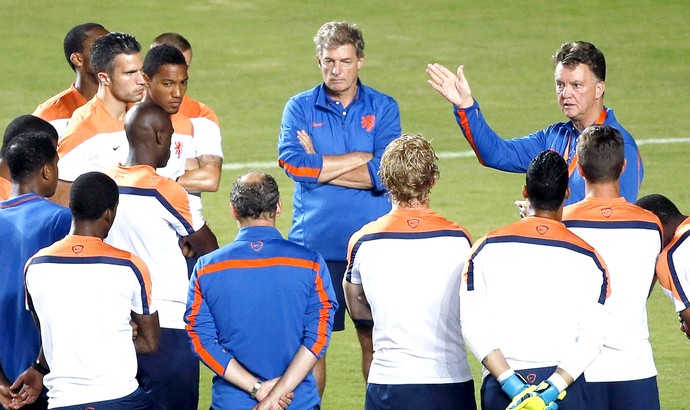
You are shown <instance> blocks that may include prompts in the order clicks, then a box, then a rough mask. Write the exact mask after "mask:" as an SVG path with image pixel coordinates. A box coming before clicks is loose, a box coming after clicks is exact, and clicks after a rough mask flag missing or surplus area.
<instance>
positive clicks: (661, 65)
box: [0, 0, 690, 409]
mask: <svg viewBox="0 0 690 410" xmlns="http://www.w3.org/2000/svg"><path fill="white" fill-rule="evenodd" d="M335 19H342V20H349V21H353V22H356V23H358V24H359V25H360V26H361V27H362V28H363V30H364V34H365V40H366V42H367V46H366V55H367V57H366V64H365V67H364V68H363V70H362V72H361V78H362V80H363V81H364V82H365V83H367V84H368V85H371V86H374V87H375V88H377V89H380V90H381V91H383V92H386V93H388V94H390V95H392V96H394V97H395V98H396V99H397V100H398V102H399V104H400V110H401V115H402V124H403V130H404V131H405V132H414V133H416V132H419V133H423V134H424V135H425V136H427V137H428V138H431V139H432V140H433V144H434V146H435V148H436V150H437V151H438V152H439V153H441V152H448V151H453V152H455V151H467V150H468V149H469V145H468V144H467V142H466V141H465V140H464V139H463V138H462V136H461V133H460V131H459V129H458V127H457V125H456V124H455V121H454V119H453V116H452V112H451V108H450V106H449V104H447V103H446V102H445V100H443V99H442V98H441V97H440V96H439V95H437V94H436V92H434V91H433V90H432V89H431V88H430V87H429V86H428V85H427V84H426V74H425V73H424V69H425V67H426V64H427V63H430V62H439V63H442V64H444V65H447V66H449V67H452V68H453V69H454V68H455V67H457V65H458V64H465V66H466V69H465V73H466V75H467V76H468V79H469V81H470V84H471V86H472V89H473V91H474V93H473V94H474V96H475V97H476V98H477V100H479V101H480V103H481V104H482V108H483V110H484V112H485V115H486V117H487V118H488V120H489V123H490V124H491V125H492V127H494V129H495V130H496V131H497V132H499V134H502V135H504V136H505V137H513V136H520V135H525V134H527V133H529V132H531V131H534V130H537V129H540V128H542V127H544V126H546V125H548V124H551V123H553V122H556V121H560V120H561V119H562V116H561V114H560V112H559V111H558V108H557V106H556V103H555V98H554V87H553V66H552V64H551V61H550V56H551V54H552V53H553V52H554V51H555V50H556V48H558V46H559V45H560V44H561V43H563V42H565V41H569V40H578V39H583V40H587V41H590V42H593V43H594V44H596V45H597V46H598V47H599V48H601V49H602V50H603V51H604V53H605V54H606V56H607V62H608V68H609V70H608V78H607V92H606V104H607V105H608V106H610V107H613V108H614V109H615V111H616V116H617V117H618V119H619V120H620V122H621V123H622V124H623V125H624V126H625V127H626V128H627V129H628V130H629V131H630V132H631V133H632V134H633V136H635V138H636V139H637V140H638V142H640V143H641V146H640V152H641V154H642V157H643V160H644V164H645V179H644V182H643V184H642V194H647V193H652V192H661V193H664V194H666V195H667V196H669V197H670V198H671V199H672V200H674V201H675V202H676V203H677V204H678V205H679V207H680V208H681V209H682V210H686V211H688V212H690V196H689V195H690V193H689V191H688V189H687V188H686V186H687V185H688V180H689V179H688V176H687V170H688V154H690V143H688V142H677V143H666V144H653V143H650V142H652V140H658V139H660V138H689V137H690V132H688V129H689V128H690V115H689V114H690V110H689V109H688V104H687V99H688V97H689V96H690V70H688V64H687V63H688V61H690V29H688V26H687V24H688V21H690V6H689V5H688V3H687V1H663V2H661V1H639V0H638V1H625V2H623V1H607V2H595V1H578V2H560V1H533V2H526V1H504V0H500V1H491V2H488V1H486V2H485V1H471V2H470V1H457V0H456V1H440V0H429V1H424V2H418V1H415V2H412V1H377V0H368V1H359V0H358V1H344V2H325V1H266V0H264V1H230V0H212V1H209V0H201V1H181V0H170V1H147V2H140V1H118V2H113V1H98V2H96V1H64V0H62V1H38V0H2V1H1V2H0V39H2V44H3V49H2V57H1V58H0V99H1V100H2V101H5V103H4V104H3V105H2V107H0V124H1V125H2V127H4V126H5V125H6V124H7V123H8V122H9V121H10V120H11V119H12V118H14V117H15V116H17V115H19V114H24V113H30V112H31V111H33V109H34V108H35V106H36V105H37V104H38V103H40V102H42V101H44V100H45V99H47V98H48V97H50V96H52V95H54V94H56V93H57V92H59V91H61V90H63V89H65V88H66V87H67V86H68V85H69V84H70V83H71V82H72V81H73V74H72V72H71V70H70V69H69V68H68V66H67V63H66V61H65V60H64V56H63V55H62V39H63V37H64V35H65V33H66V32H67V31H68V30H69V29H70V28H71V27H72V26H74V25H76V24H80V23H83V22H86V21H96V22H100V23H102V24H103V25H105V26H106V28H108V29H109V30H112V31H124V32H128V33H131V34H134V35H135V36H137V38H138V39H139V40H140V42H141V43H142V44H143V45H144V46H148V43H149V42H150V41H151V40H152V39H153V37H155V36H156V35H157V34H159V33H161V32H164V31H177V32H180V33H182V34H183V35H185V36H186V37H187V38H188V39H189V40H190V42H191V43H192V45H193V47H194V56H195V57H194V63H193V67H192V70H191V72H190V75H191V80H190V88H189V91H188V92H189V95H191V96H193V97H195V98H197V99H199V100H201V101H203V102H205V103H207V104H208V105H210V106H211V107H213V108H214V109H215V111H216V113H217V114H218V116H219V117H220V119H221V125H222V129H223V137H224V140H223V148H224V152H225V163H226V164H227V163H238V162H242V163H244V162H248V161H256V162H260V163H265V162H272V161H274V160H275V158H276V140H277V134H278V131H279V126H280V118H281V114H282V109H283V106H284V104H285V102H286V100H287V99H288V98H289V97H290V96H292V95H294V94H296V93H297V92H299V91H302V90H304V89H307V88H309V87H312V86H313V85H315V84H316V83H318V82H319V81H320V74H319V71H318V70H317V66H316V61H315V56H314V47H313V43H312V42H311V39H312V37H313V35H314V33H315V32H316V30H317V28H318V27H319V26H320V25H321V24H322V23H323V22H325V21H328V20H335ZM646 140H649V141H646ZM440 168H441V175H442V176H441V180H440V181H439V184H438V186H437V188H436V189H435V191H434V192H433V194H432V206H433V207H434V208H435V209H436V210H437V211H439V212H441V213H442V214H444V215H445V216H447V217H449V218H450V219H453V220H455V221H457V222H458V223H460V224H462V225H464V226H466V227H467V228H468V229H469V230H470V232H471V233H472V235H473V237H474V238H475V239H477V238H479V237H480V236H481V235H483V234H485V233H486V232H487V231H488V230H490V229H493V228H496V227H498V226H500V225H504V224H506V223H509V222H512V221H514V220H515V219H516V217H517V215H516V212H515V209H514V207H513V205H512V201H513V200H515V199H517V198H518V197H519V195H520V188H521V184H522V176H520V175H511V174H505V173H502V172H498V171H494V170H488V169H483V168H482V167H481V166H480V165H479V164H478V163H477V161H476V160H475V159H474V158H455V159H441V160H440ZM261 169H262V170H266V171H268V172H271V173H272V174H274V175H275V176H276V177H277V178H278V181H279V183H280V186H281V190H282V193H283V199H284V203H285V208H284V209H285V211H286V212H285V214H286V215H284V216H283V217H282V218H281V219H280V220H279V228H280V229H281V231H282V232H283V233H284V234H286V233H287V229H288V227H289V224H290V215H291V200H290V199H291V194H292V186H291V183H290V181H289V180H288V179H287V177H285V176H284V174H283V173H282V172H281V171H280V170H279V169H278V168H277V167H266V168H261ZM242 172H244V170H243V169H240V170H229V171H225V172H224V173H223V181H222V187H221V189H220V191H219V192H218V193H216V194H208V195H205V197H204V202H205V208H204V209H205V214H206V216H207V218H208V219H209V221H210V223H211V224H212V228H213V230H214V231H215V232H216V233H217V234H218V236H219V239H220V241H221V242H223V243H226V242H228V241H230V240H232V239H233V238H234V235H235V233H236V231H237V228H236V227H235V225H234V223H233V222H232V221H231V219H230V217H229V215H228V212H227V202H228V201H227V197H228V192H229V187H230V184H231V182H232V181H233V180H234V179H235V177H236V176H237V175H238V174H240V173H242ZM259 303H260V302H259V301H257V306H258V305H259ZM649 316H650V327H651V340H652V344H653V347H654V352H655V357H656V361H657V366H658V369H659V385H660V392H661V403H662V408H663V409H688V408H690V403H689V399H688V398H687V397H688V395H689V394H688V393H689V392H690V387H688V374H690V343H688V341H687V340H685V339H684V338H683V337H682V335H681V334H680V333H679V332H677V326H676V322H675V314H674V313H673V308H672V305H671V303H670V302H669V301H668V300H666V299H665V297H664V296H663V295H662V294H661V292H659V291H658V290H656V291H655V292H654V294H653V296H652V298H651V299H650V303H649ZM492 325H495V326H500V323H496V324H492ZM535 329H536V330H533V331H529V334H526V337H548V330H547V329H548V327H547V325H546V324H541V325H538V326H535ZM470 361H471V363H472V365H473V371H474V372H475V375H478V374H479V366H478V365H477V362H476V360H475V359H474V357H471V358H470ZM328 371H329V379H328V387H327V390H326V395H325V397H324V402H323V408H324V409H356V408H361V407H362V402H363V394H364V383H363V381H362V380H361V376H360V374H359V347H358V344H357V341H356V337H355V335H354V332H353V331H352V329H348V330H347V331H345V332H341V333H338V334H335V335H334V337H333V341H332V345H331V347H330V349H329V365H328ZM209 379H210V373H209V372H204V376H203V379H202V384H201V392H202V400H201V404H200V408H208V403H209V401H210V388H209V383H210V382H209ZM477 380H478V378H477ZM477 384H478V383H477Z"/></svg>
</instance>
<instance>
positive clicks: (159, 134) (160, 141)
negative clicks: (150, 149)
mask: <svg viewBox="0 0 690 410" xmlns="http://www.w3.org/2000/svg"><path fill="white" fill-rule="evenodd" d="M156 144H158V145H163V130H156Z"/></svg>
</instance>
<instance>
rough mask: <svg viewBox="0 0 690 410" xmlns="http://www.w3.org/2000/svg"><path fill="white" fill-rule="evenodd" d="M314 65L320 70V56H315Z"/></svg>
mask: <svg viewBox="0 0 690 410" xmlns="http://www.w3.org/2000/svg"><path fill="white" fill-rule="evenodd" d="M316 65H318V66H319V68H322V66H321V56H316Z"/></svg>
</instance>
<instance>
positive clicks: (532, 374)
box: [525, 373, 537, 384]
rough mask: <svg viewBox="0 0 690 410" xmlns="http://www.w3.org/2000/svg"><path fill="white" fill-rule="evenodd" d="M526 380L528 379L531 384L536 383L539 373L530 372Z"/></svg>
mask: <svg viewBox="0 0 690 410" xmlns="http://www.w3.org/2000/svg"><path fill="white" fill-rule="evenodd" d="M525 380H527V382H528V383H529V384H534V382H536V381H537V375H536V374H534V373H530V374H528V375H527V376H525Z"/></svg>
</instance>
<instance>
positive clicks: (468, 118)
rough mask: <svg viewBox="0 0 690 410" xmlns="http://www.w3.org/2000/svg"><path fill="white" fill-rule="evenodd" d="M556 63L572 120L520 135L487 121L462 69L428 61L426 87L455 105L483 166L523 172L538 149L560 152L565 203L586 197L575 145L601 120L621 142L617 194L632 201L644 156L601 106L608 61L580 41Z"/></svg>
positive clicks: (561, 98)
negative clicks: (509, 135)
mask: <svg viewBox="0 0 690 410" xmlns="http://www.w3.org/2000/svg"><path fill="white" fill-rule="evenodd" d="M553 62H554V64H555V66H556V71H555V78H556V98H557V100H558V105H559V106H560V108H561V111H562V112H563V114H565V116H566V117H568V119H569V120H570V121H568V122H559V123H556V124H553V125H551V126H549V127H547V128H544V129H543V130H541V131H537V132H534V133H532V134H530V135H527V136H525V137H522V138H515V139H510V140H504V139H502V138H501V137H499V136H498V135H497V134H496V133H495V132H494V131H493V130H492V129H491V128H490V127H489V125H488V124H487V122H486V120H485V119H484V115H483V114H482V112H481V109H480V108H479V103H477V101H476V100H475V99H474V98H472V91H471V90H470V86H469V83H468V82H467V79H466V78H465V74H464V71H463V70H464V67H463V66H460V67H458V72H457V75H456V74H454V73H453V72H451V71H450V70H448V69H447V68H446V67H444V66H442V65H440V64H429V66H428V67H427V74H428V75H429V77H430V80H429V85H431V87H433V88H434V89H435V90H436V91H438V92H439V93H440V94H441V95H443V96H444V97H445V98H446V99H447V100H448V101H449V102H451V103H452V104H453V111H454V112H455V118H456V120H457V122H458V125H460V129H462V133H463V134H464V135H465V138H467V141H468V142H469V143H470V146H472V149H473V150H474V152H475V153H476V154H477V159H478V160H479V162H480V163H481V164H482V165H485V166H487V167H491V168H496V169H499V170H501V171H508V172H526V171H527V167H528V166H529V163H530V161H532V159H533V158H534V157H536V156H537V154H539V153H540V152H542V151H544V150H547V149H551V150H554V151H556V152H558V153H559V154H561V155H562V156H563V159H565V160H566V163H567V164H568V172H569V184H568V185H569V187H570V198H568V199H567V200H566V205H568V204H572V203H575V202H578V201H581V200H582V199H584V197H585V181H584V180H583V179H582V175H580V173H579V172H577V171H576V169H577V155H576V153H575V147H576V146H577V138H578V137H579V135H580V133H581V132H582V131H583V130H584V129H585V128H587V127H588V126H590V125H593V124H605V125H610V126H612V127H613V128H615V129H617V130H618V131H620V133H621V135H623V141H624V142H625V159H626V167H625V171H624V172H623V175H621V178H620V189H621V194H622V195H623V196H624V197H625V199H627V200H628V201H630V202H635V200H637V193H638V191H639V189H640V184H641V183H642V178H643V177H644V168H643V166H642V159H641V158H640V153H639V151H638V149H637V144H635V140H633V137H632V135H630V133H629V132H628V131H626V130H625V128H623V126H622V125H620V123H618V120H617V119H616V117H615V116H614V115H613V110H612V109H610V108H607V107H604V91H605V90H606V82H605V81H606V60H605V58H604V54H603V53H602V52H601V51H600V50H599V49H597V48H596V47H595V46H594V45H593V44H590V43H587V42H584V41H574V42H570V43H565V44H563V45H562V46H561V48H560V49H559V50H558V51H556V54H555V55H554V56H553Z"/></svg>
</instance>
